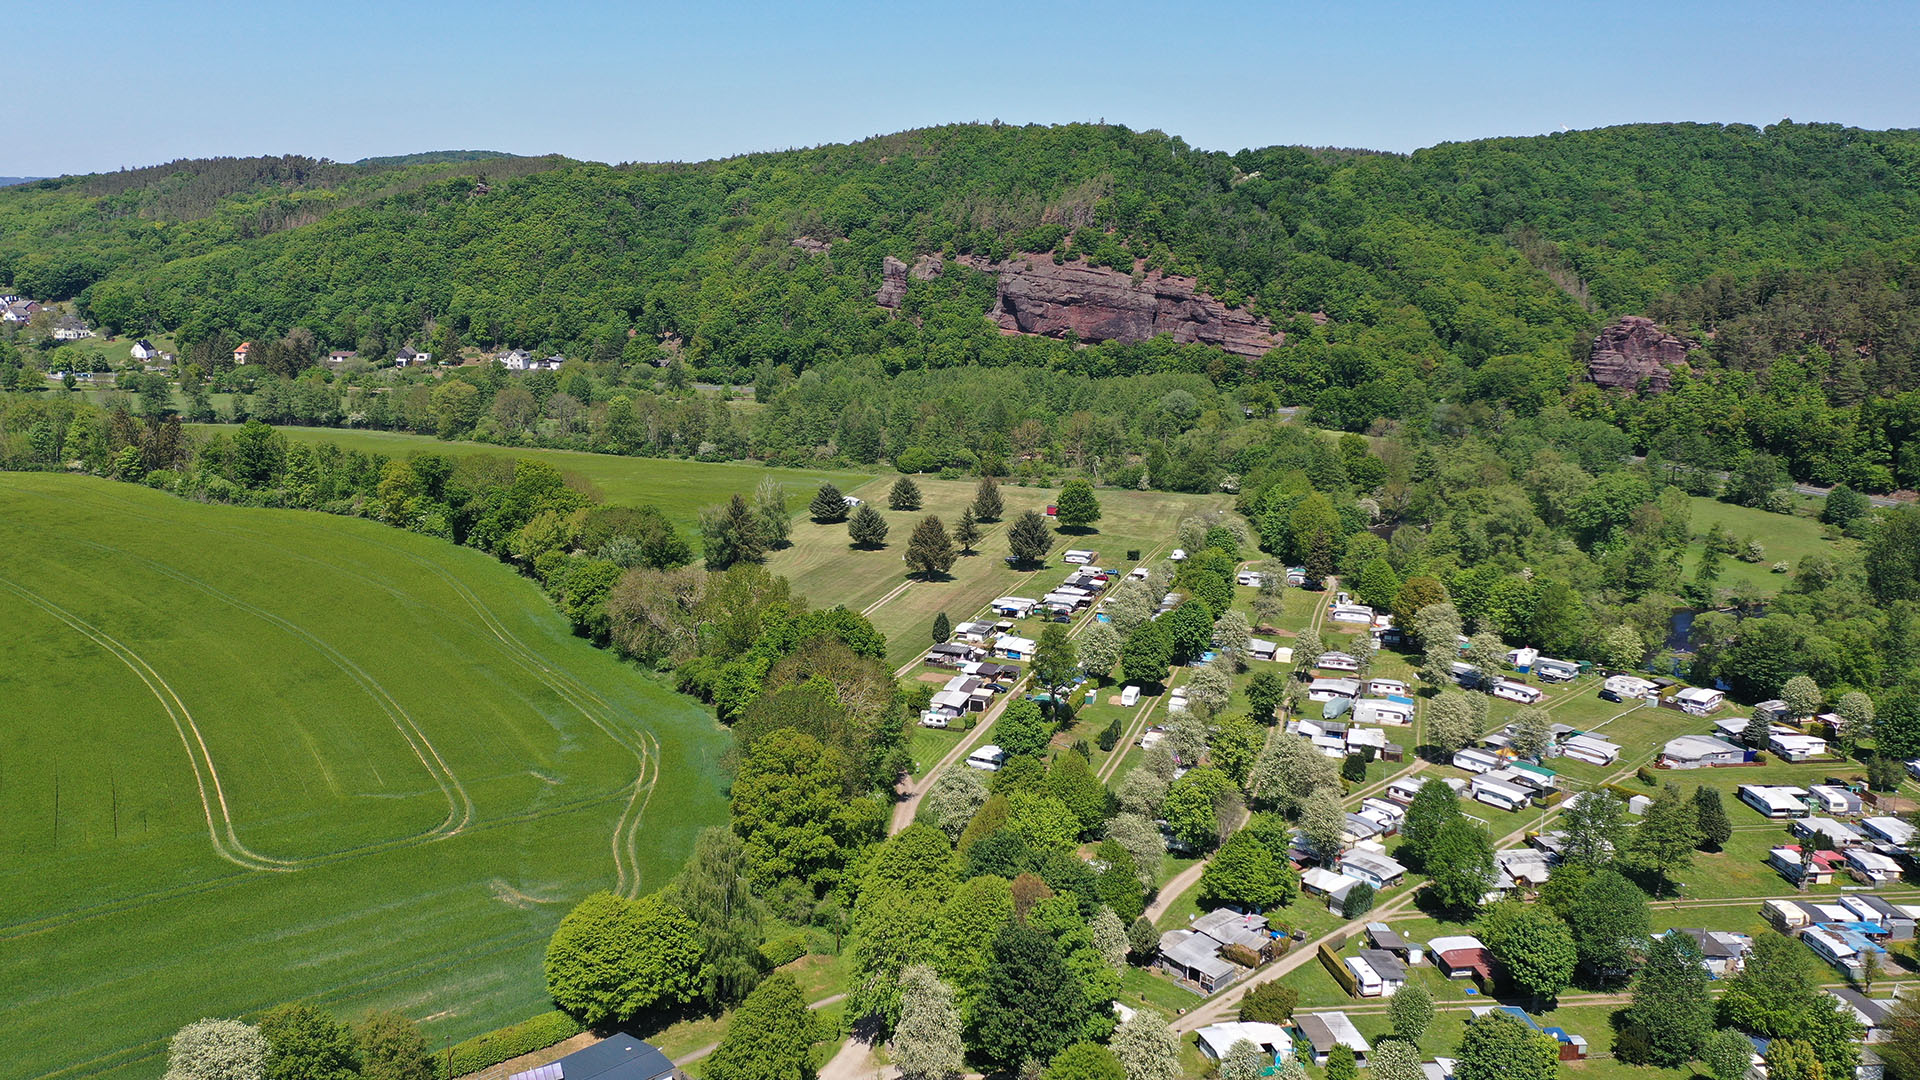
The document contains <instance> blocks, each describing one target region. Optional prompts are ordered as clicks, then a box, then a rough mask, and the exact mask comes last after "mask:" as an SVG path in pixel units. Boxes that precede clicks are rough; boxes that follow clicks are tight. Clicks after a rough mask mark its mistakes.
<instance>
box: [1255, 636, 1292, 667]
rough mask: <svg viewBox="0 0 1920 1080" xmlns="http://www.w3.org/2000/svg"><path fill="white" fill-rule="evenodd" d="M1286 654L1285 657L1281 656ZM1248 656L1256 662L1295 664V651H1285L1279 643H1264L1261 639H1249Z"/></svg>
mask: <svg viewBox="0 0 1920 1080" xmlns="http://www.w3.org/2000/svg"><path fill="white" fill-rule="evenodd" d="M1282 653H1285V654H1286V655H1285V656H1282V655H1281V654H1282ZM1247 655H1248V656H1251V657H1253V658H1254V659H1255V660H1274V661H1279V662H1280V663H1283V664H1289V663H1292V662H1293V650H1292V649H1283V648H1281V647H1280V643H1279V642H1277V641H1264V640H1262V639H1260V638H1248V639H1247Z"/></svg>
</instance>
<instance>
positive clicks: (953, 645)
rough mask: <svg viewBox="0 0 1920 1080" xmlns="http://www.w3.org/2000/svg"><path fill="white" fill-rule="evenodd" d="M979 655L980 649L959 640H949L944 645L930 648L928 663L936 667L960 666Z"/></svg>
mask: <svg viewBox="0 0 1920 1080" xmlns="http://www.w3.org/2000/svg"><path fill="white" fill-rule="evenodd" d="M979 656H980V650H979V649H976V648H974V647H972V646H971V645H965V644H962V643H960V642H957V641H949V642H947V643H945V644H943V645H935V646H934V647H933V648H931V649H928V650H927V663H929V664H931V665H933V666H934V667H959V666H960V665H961V664H964V663H967V662H969V661H971V660H975V659H977V658H978V657H979Z"/></svg>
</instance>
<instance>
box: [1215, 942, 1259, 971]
mask: <svg viewBox="0 0 1920 1080" xmlns="http://www.w3.org/2000/svg"><path fill="white" fill-rule="evenodd" d="M1220 956H1221V958H1222V959H1224V960H1226V961H1227V962H1228V963H1230V964H1239V965H1240V966H1241V967H1243V968H1257V967H1259V966H1260V954H1259V953H1257V952H1254V951H1253V950H1252V949H1249V948H1247V947H1246V946H1245V945H1222V946H1221V947H1220Z"/></svg>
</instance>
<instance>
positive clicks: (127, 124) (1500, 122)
mask: <svg viewBox="0 0 1920 1080" xmlns="http://www.w3.org/2000/svg"><path fill="white" fill-rule="evenodd" d="M22 14H24V12H23V13H22ZM13 24H14V25H13V29H14V30H15V31H16V32H18V33H20V34H22V35H24V36H22V37H17V38H16V39H15V41H14V47H13V48H11V49H9V54H8V57H7V59H6V60H5V61H0V101H4V102H5V103H6V104H7V106H8V108H7V113H8V115H9V119H10V121H11V122H10V123H9V124H8V134H7V137H6V139H5V140H4V141H0V174H5V175H50V174H58V173H65V172H87V171H93V170H100V169H114V168H119V167H122V166H129V165H146V164H152V163H154V162H159V161H165V160H169V159H171V158H176V157H201V156H210V155H218V154H230V155H250V154H266V153H273V154H279V153H301V154H310V155H314V156H321V157H330V158H334V159H336V160H345V161H350V160H354V159H357V158H360V157H366V156H371V155H382V154H400V153H409V152H414V151H421V150H439V149H485V150H504V151H511V152H515V153H526V154H537V153H547V152H557V153H561V154H566V155H568V156H571V157H577V158H588V159H594V160H601V161H659V160H696V159H703V158H710V157H716V156H725V155H729V154H736V153H743V152H749V151H754V150H769V149H784V148H787V147H794V146H809V145H815V144H818V143H824V142H841V141H847V140H853V139H859V138H863V137H865V136H868V135H874V134H880V133H883V132H891V131H898V130H901V129H903V128H910V127H920V126H925V125H930V124H939V123H947V122H952V121H968V120H992V119H996V118H997V119H1000V120H1005V121H1008V122H1013V123H1027V122H1048V123H1050V122H1063V121H1074V120H1100V119H1105V120H1107V121H1110V122H1115V123H1122V124H1126V125H1128V126H1130V127H1133V128H1137V129H1148V128H1158V129H1161V130H1164V131H1168V132H1171V133H1174V134H1178V135H1180V136H1182V137H1184V138H1185V139H1186V140H1187V141H1188V142H1189V143H1190V144H1192V145H1195V146H1199V147H1204V148H1208V149H1224V150H1237V149H1240V148H1242V147H1247V146H1266V145H1271V144H1275V143H1299V144H1308V145H1338V146H1364V147H1370V148H1375V149H1385V150H1411V149H1414V148H1416V147H1420V146H1427V145H1431V144H1433V143H1435V142H1441V141H1446V140H1450V139H1469V138H1477V137H1482V136H1489V135H1527V134H1537V133H1540V132H1545V131H1550V130H1555V129H1558V128H1560V127H1563V126H1565V127H1572V128H1584V127H1597V126H1602V125H1606V124H1616V123H1625V122H1631V121H1659V120H1701V121H1743V122H1747V123H1754V124H1767V123H1771V122H1773V121H1776V120H1779V119H1780V118H1782V117H1792V118H1793V119H1795V120H1799V121H1815V120H1821V121H1838V122H1843V123H1848V124H1854V125H1858V126H1862V127H1914V126H1920V78H1916V77H1915V75H1916V71H1915V68H1916V59H1920V3H1916V2H1913V0H1885V2H1874V3H1854V2H1849V0H1820V2H1817V3H1815V2H1808V0H1798V2H1774V0H1738V2H1734V0H1725V2H1718V3H1689V2H1686V0H1666V2H1656V3H1647V2H1641V0H1615V2H1610V3H1587V2H1576V0H1530V2H1526V3H1480V4H1467V3H1455V4H1443V3H1382V2H1361V0H1352V2H1346V0H1316V2H1313V3H1278V2H1276V3H1264V4H1262V3H1242V2H1238V0H1234V2H1214V3H1197V4H1182V3H1177V2H1175V3H1167V2H1164V0H1163V2H1161V3H1140V2H1134V0H1110V2H1104V3H1044V2H1039V0H1029V2H1026V3H998V2H973V3H946V4H928V3H916V2H914V0H892V2H887V3H865V2H860V3H834V4H824V3H805V2H789V3H733V2H725V0H693V2H689V3H679V4H651V3H638V2H635V3H611V2H610V3H573V2H545V3H543V2H540V0H522V2H518V3H495V2H491V0H467V2H465V3H458V4H455V3H439V4H425V3H415V2H408V0H388V2H384V3H381V2H372V3H369V2H362V0H332V2H328V3H303V4H297V5H296V4H288V3H279V2H274V0H260V2H253V3H227V2H221V0H211V2H198V3H183V2H175V0H71V2H66V3H60V4H50V5H46V6H44V7H41V8H39V9H38V12H37V14H35V15H33V17H32V18H31V19H29V20H27V22H26V23H22V22H21V21H20V20H18V19H16V20H13Z"/></svg>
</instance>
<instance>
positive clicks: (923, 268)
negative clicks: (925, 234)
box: [873, 255, 947, 308]
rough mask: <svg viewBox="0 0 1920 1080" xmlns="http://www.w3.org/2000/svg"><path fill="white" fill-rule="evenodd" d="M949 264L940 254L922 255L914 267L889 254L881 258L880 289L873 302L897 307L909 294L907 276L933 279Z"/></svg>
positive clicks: (915, 261)
mask: <svg viewBox="0 0 1920 1080" xmlns="http://www.w3.org/2000/svg"><path fill="white" fill-rule="evenodd" d="M946 268H947V264H946V263H945V261H943V260H942V259H941V258H940V256H938V255H922V256H920V257H919V258H917V259H915V260H913V268H912V269H911V270H909V269H908V268H907V264H906V263H903V262H901V261H900V260H899V259H896V258H894V257H893V256H891V255H889V256H887V257H886V258H884V259H882V260H880V291H879V292H876V293H874V294H873V302H874V303H876V304H879V305H880V306H881V307H883V308H897V307H899V306H900V301H901V300H904V299H905V298H906V295H907V278H909V277H911V278H913V280H915V281H931V280H933V279H934V278H937V277H939V276H940V275H941V274H942V273H943V272H945V270H946Z"/></svg>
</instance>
